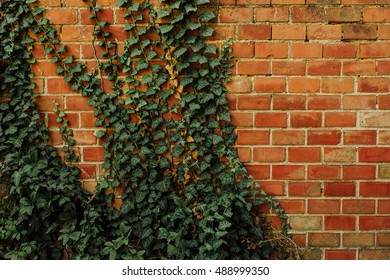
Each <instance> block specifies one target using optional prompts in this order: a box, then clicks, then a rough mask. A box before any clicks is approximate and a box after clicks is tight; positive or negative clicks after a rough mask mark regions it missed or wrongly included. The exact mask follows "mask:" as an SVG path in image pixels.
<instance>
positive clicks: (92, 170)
mask: <svg viewBox="0 0 390 280" xmlns="http://www.w3.org/2000/svg"><path fill="white" fill-rule="evenodd" d="M77 167H78V168H80V171H81V173H80V175H79V178H80V179H95V178H96V165H94V164H77Z"/></svg>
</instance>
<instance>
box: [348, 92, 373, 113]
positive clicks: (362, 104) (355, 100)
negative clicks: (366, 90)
mask: <svg viewBox="0 0 390 280" xmlns="http://www.w3.org/2000/svg"><path fill="white" fill-rule="evenodd" d="M343 108H344V109H345V110H370V109H376V96H373V95H347V96H344V99H343Z"/></svg>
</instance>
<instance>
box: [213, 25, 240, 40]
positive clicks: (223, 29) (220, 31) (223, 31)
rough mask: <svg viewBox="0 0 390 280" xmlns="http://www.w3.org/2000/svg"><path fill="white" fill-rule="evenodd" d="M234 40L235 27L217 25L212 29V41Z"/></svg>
mask: <svg viewBox="0 0 390 280" xmlns="http://www.w3.org/2000/svg"><path fill="white" fill-rule="evenodd" d="M228 37H230V38H236V28H235V26H226V25H217V26H215V27H214V34H213V39H214V40H226V38H228Z"/></svg>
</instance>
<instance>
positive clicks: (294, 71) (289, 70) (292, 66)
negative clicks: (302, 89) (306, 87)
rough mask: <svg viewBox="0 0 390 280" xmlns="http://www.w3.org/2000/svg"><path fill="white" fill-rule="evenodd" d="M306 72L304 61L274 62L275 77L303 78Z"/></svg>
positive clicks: (273, 71)
mask: <svg viewBox="0 0 390 280" xmlns="http://www.w3.org/2000/svg"><path fill="white" fill-rule="evenodd" d="M305 72H306V63H305V62H304V61H274V62H273V64H272V74H273V75H287V76H303V75H305Z"/></svg>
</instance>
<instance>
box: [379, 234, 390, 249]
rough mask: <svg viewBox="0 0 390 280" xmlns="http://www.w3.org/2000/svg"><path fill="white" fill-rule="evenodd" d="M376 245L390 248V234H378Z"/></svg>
mask: <svg viewBox="0 0 390 280" xmlns="http://www.w3.org/2000/svg"><path fill="white" fill-rule="evenodd" d="M376 245H377V246H390V233H378V234H377V241H376Z"/></svg>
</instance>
